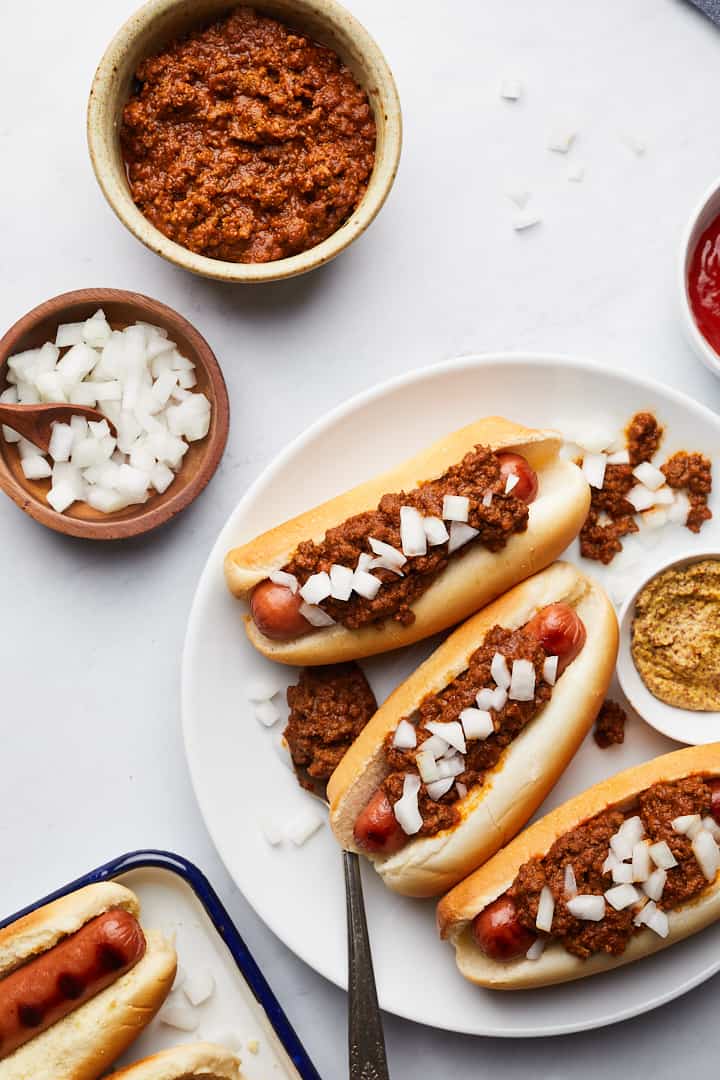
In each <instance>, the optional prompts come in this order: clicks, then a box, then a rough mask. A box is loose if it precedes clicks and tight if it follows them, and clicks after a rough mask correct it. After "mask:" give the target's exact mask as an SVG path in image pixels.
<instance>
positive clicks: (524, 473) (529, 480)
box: [497, 452, 538, 503]
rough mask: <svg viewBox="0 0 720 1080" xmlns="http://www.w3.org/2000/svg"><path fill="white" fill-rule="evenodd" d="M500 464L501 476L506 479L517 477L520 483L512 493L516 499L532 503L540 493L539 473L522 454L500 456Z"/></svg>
mask: <svg viewBox="0 0 720 1080" xmlns="http://www.w3.org/2000/svg"><path fill="white" fill-rule="evenodd" d="M497 459H498V461H499V462H500V475H501V476H504V477H505V478H506V479H507V477H508V476H517V478H518V482H517V484H516V485H515V487H514V488H513V489H512V491H511V492H510V494H511V495H514V496H515V498H516V499H522V501H523V502H526V503H531V502H532V501H533V500H534V499H535V498H536V497H537V493H538V478H537V473H536V472H535V470H534V469H533V467H532V465H530V464H529V463H528V462H527V461H526V460H525V458H524V457H521V456H520V454H511V453H509V452H508V453H505V454H498V455H497Z"/></svg>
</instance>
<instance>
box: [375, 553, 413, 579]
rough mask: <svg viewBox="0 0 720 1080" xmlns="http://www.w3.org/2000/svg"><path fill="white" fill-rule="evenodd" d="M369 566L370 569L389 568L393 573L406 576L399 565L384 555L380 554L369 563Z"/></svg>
mask: <svg viewBox="0 0 720 1080" xmlns="http://www.w3.org/2000/svg"><path fill="white" fill-rule="evenodd" d="M367 568H368V570H389V571H390V572H391V573H392V574H397V576H398V577H405V575H404V574H403V572H402V570H401V569H400V567H399V566H397V565H396V564H395V563H394V562H390V561H389V560H388V559H384V558H383V557H382V555H378V556H377V557H376V558H374V559H373V560H372V561H371V562H370V563H368V567H367Z"/></svg>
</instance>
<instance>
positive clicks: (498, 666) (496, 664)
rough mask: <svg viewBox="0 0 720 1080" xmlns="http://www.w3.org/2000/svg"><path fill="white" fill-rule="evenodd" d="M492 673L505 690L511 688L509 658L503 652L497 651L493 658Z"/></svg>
mask: <svg viewBox="0 0 720 1080" xmlns="http://www.w3.org/2000/svg"><path fill="white" fill-rule="evenodd" d="M490 674H491V675H492V677H493V679H494V680H495V682H496V683H497V685H498V686H501V687H502V688H503V690H509V689H510V670H509V668H508V664H507V659H506V658H505V657H504V656H503V654H502V653H499V652H496V653H495V655H494V656H493V658H492V662H491V664H490Z"/></svg>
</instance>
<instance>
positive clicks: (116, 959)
mask: <svg viewBox="0 0 720 1080" xmlns="http://www.w3.org/2000/svg"><path fill="white" fill-rule="evenodd" d="M139 914H140V907H139V904H138V901H137V897H136V896H135V894H134V893H132V892H131V891H130V890H129V889H126V888H125V887H124V886H122V885H119V884H116V883H114V882H103V883H99V884H96V885H88V886H87V887H86V888H83V889H79V890H78V891H77V892H73V893H69V894H68V895H67V896H63V897H61V898H60V899H59V900H54V901H52V903H49V904H46V905H45V906H44V907H41V908H38V909H37V910H36V911H33V912H31V913H30V914H29V915H25V916H24V917H23V918H21V919H18V920H17V921H16V922H14V923H11V924H10V925H9V926H6V927H5V929H4V930H0V1080H97V1077H99V1076H102V1075H104V1074H105V1072H106V1071H107V1070H108V1068H109V1067H110V1065H111V1064H112V1063H113V1061H115V1060H116V1058H118V1057H119V1056H120V1054H122V1053H123V1052H124V1051H125V1050H126V1049H127V1047H128V1046H129V1045H130V1044H131V1043H132V1042H133V1040H134V1039H136V1038H137V1036H138V1035H139V1034H140V1033H141V1032H142V1031H143V1029H144V1028H145V1027H146V1026H147V1025H148V1024H149V1023H150V1021H151V1020H152V1018H153V1017H154V1015H155V1013H156V1012H157V1011H158V1009H159V1008H160V1006H161V1005H162V1003H163V1001H164V1000H165V998H166V997H167V995H168V994H169V992H170V989H171V987H172V983H173V979H174V978H175V969H176V957H175V950H174V949H173V947H172V945H170V944H169V943H168V942H167V941H165V940H164V939H163V938H162V937H161V936H160V934H158V933H156V932H154V931H151V930H143V928H142V927H141V926H140V923H139V921H138V919H139Z"/></svg>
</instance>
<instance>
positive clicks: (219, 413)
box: [0, 289, 230, 540]
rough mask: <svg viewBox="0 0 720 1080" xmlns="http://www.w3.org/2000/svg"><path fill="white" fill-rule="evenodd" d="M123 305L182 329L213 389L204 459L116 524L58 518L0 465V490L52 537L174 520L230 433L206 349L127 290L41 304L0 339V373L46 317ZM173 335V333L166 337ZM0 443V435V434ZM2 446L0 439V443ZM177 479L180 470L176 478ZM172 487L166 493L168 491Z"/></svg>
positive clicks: (126, 532) (173, 318)
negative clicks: (183, 479) (84, 307)
mask: <svg viewBox="0 0 720 1080" xmlns="http://www.w3.org/2000/svg"><path fill="white" fill-rule="evenodd" d="M106 303H124V304H129V305H131V306H132V307H133V308H135V309H137V318H138V319H140V320H143V321H144V320H145V319H147V321H152V317H153V315H155V316H157V313H158V312H161V313H162V314H163V316H164V317H166V318H167V320H168V322H169V323H174V324H175V325H176V326H179V327H181V328H182V330H183V333H184V334H186V336H187V338H188V340H189V341H190V343H191V345H192V349H193V354H194V355H193V356H191V357H189V359H192V360H193V362H195V363H196V364H200V365H201V366H202V367H203V368H204V370H205V372H206V373H207V376H208V379H209V382H210V385H211V387H212V391H213V395H214V398H215V402H214V405H213V411H212V417H211V421H210V431H209V432H208V434H207V436H206V439H205V446H204V451H205V452H204V454H203V459H202V463H201V465H200V467H199V468H198V470H197V472H196V473H195V475H194V476H193V477H192V479H190V480H189V481H188V482H187V483H186V484H183V485H181V486H180V487H179V488H178V490H177V492H175V493H174V494H170V495H169V497H168V498H165V497H164V495H163V496H160V498H161V499H162V500H163V501H161V502H160V503H158V504H157V505H155V506H152V507H150V508H147V507H145V506H144V505H142V504H141V505H139V506H138V508H137V513H136V514H133V515H132V517H127V518H123V519H115V517H114V515H113V514H108V515H107V518H106V520H100V521H83V520H80V519H78V518H72V517H67V516H66V515H65V514H59V513H58V512H57V511H56V510H53V508H52V507H51V506H50V505H49V504H48V503H43V502H42V501H41V500H40V499H38V498H37V497H36V496H35V495H33V494H32V493H31V492H30V491H28V489H27V488H25V487H24V486H23V485H22V484H21V483H20V482H19V481H18V480H17V479H16V478H15V476H14V475H13V474H12V473H11V472H10V471H9V470H8V469H7V468H6V467H3V466H2V465H0V489H2V490H3V491H4V492H5V494H6V495H8V496H9V497H10V498H11V499H12V500H13V502H14V503H16V504H17V506H19V507H20V509H21V510H24V511H25V513H26V514H28V515H29V516H30V517H31V518H33V519H34V520H35V521H38V522H39V523H40V524H41V525H45V526H46V527H47V528H49V529H54V530H55V532H59V533H63V534H64V535H66V536H77V537H81V538H83V539H88V540H124V539H127V538H128V537H131V536H140V535H142V534H143V533H147V532H150V531H151V530H152V529H157V528H158V527H159V526H160V525H164V524H165V523H166V522H168V521H170V520H171V518H174V517H176V516H177V515H178V514H179V513H180V512H181V511H182V510H184V509H185V507H187V506H189V505H190V503H191V502H193V501H194V500H195V499H196V498H197V497H198V495H199V494H200V493H201V492H202V491H203V490H204V488H205V487H206V486H207V484H208V483H209V481H210V479H211V477H212V476H213V474H214V473H215V471H216V469H217V467H218V465H219V464H220V460H221V458H222V456H223V452H224V450H225V445H226V443H227V438H228V432H229V429H230V403H229V400H228V393H227V387H226V385H225V379H224V377H223V373H222V371H221V369H220V365H219V363H218V361H217V358H216V356H215V354H214V352H213V350H212V349H211V348H210V346H209V344H208V343H207V341H206V340H205V338H204V337H203V336H202V334H201V333H200V332H199V330H197V329H196V328H195V327H194V326H193V325H192V323H191V322H189V321H188V320H187V319H186V318H185V316H184V315H181V314H180V313H179V312H177V311H175V310H174V308H171V307H169V306H168V305H167V304H164V303H162V301H160V300H155V299H153V297H150V296H145V295H144V294H143V293H136V292H131V291H129V290H126V289H74V290H73V291H72V292H66V293H60V294H59V295H58V296H53V297H52V298H51V299H50V300H45V301H44V302H43V303H41V304H38V305H37V306H36V307H34V308H32V310H31V311H28V312H27V314H25V315H23V316H22V317H21V318H19V319H18V320H17V322H15V323H13V325H12V326H11V327H10V329H9V330H7V331H6V332H5V334H3V336H2V338H0V369H2V368H3V367H4V365H5V363H6V362H7V359H8V357H9V356H12V355H13V352H15V351H16V349H17V345H18V343H19V342H20V341H21V340H22V338H23V337H24V336H25V335H26V334H27V333H29V332H30V331H32V329H33V328H34V327H35V326H37V324H38V323H40V322H41V321H44V320H46V319H47V318H55V317H57V322H58V324H59V323H61V322H63V319H62V312H63V311H65V310H67V308H69V307H70V306H71V305H73V304H88V305H93V304H98V306H102V305H103V304H106ZM171 336H172V334H171ZM0 440H2V436H1V435H0ZM2 441H3V442H4V440H2ZM181 475H182V467H181V468H180V470H179V472H178V474H177V476H178V478H179V477H180V476H181ZM172 487H173V485H171V487H170V488H169V489H168V493H171V492H172Z"/></svg>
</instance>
